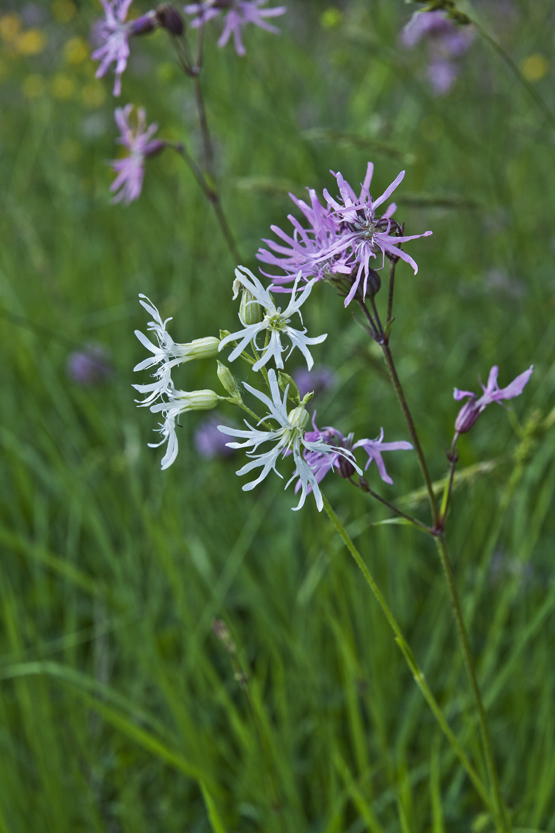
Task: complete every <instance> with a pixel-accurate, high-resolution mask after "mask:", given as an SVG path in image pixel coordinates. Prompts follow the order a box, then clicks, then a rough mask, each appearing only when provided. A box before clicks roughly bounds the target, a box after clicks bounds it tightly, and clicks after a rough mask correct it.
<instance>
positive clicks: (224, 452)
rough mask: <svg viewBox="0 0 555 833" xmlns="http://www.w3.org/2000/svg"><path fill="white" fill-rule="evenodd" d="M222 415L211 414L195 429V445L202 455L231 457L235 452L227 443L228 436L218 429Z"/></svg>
mask: <svg viewBox="0 0 555 833" xmlns="http://www.w3.org/2000/svg"><path fill="white" fill-rule="evenodd" d="M221 421H222V419H221V417H218V416H214V415H213V416H210V417H209V418H208V419H205V420H203V422H201V423H200V425H199V426H198V428H197V430H196V431H195V446H196V449H197V451H198V453H199V454H200V456H201V457H204V459H205V460H211V459H212V458H214V457H231V456H232V455H233V454H234V453H235V452H234V450H233V449H232V448H230V447H229V446H228V445H227V439H226V437H225V436H224V435H223V434H222V433H221V431H219V430H218V425H220V424H221Z"/></svg>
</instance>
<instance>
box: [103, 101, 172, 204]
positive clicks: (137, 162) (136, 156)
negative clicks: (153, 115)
mask: <svg viewBox="0 0 555 833" xmlns="http://www.w3.org/2000/svg"><path fill="white" fill-rule="evenodd" d="M132 109H133V105H132V104H127V105H126V106H125V107H117V108H116V111H115V114H114V116H115V119H116V123H117V125H118V127H119V129H120V132H121V136H120V138H119V139H117V140H116V141H118V142H119V143H120V144H122V145H124V146H125V147H126V148H127V150H128V151H129V156H126V157H125V158H124V159H114V160H112V162H110V164H111V166H112V168H113V169H114V171H116V173H117V177H116V178H115V180H114V181H113V182H112V185H111V186H110V191H113V192H116V191H118V189H119V193H116V195H115V196H114V198H113V200H112V202H114V203H116V202H120V201H121V200H123V202H124V203H125V204H126V205H129V203H130V202H132V201H133V200H136V199H138V197H139V195H140V193H141V188H142V187H143V177H144V172H145V160H146V159H147V158H148V157H149V156H153V155H154V154H155V153H158V151H160V150H162V148H163V147H165V142H163V141H161V140H159V139H154V141H151V137H152V136H153V134H154V133H156V131H157V130H158V125H157V124H151V125H150V127H148V128H147V129H145V128H146V113H145V109H144V107H139V109H138V110H137V127H136V128H135V129H133V128H132V127H131V125H130V124H129V116H130V114H131V111H132Z"/></svg>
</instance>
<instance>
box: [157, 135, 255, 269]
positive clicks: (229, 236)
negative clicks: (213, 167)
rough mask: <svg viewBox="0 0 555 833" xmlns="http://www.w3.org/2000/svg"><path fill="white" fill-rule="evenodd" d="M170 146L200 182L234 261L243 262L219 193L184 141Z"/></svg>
mask: <svg viewBox="0 0 555 833" xmlns="http://www.w3.org/2000/svg"><path fill="white" fill-rule="evenodd" d="M167 145H168V147H172V148H173V149H174V150H175V151H177V153H179V155H180V156H182V157H183V159H184V160H185V162H186V163H187V165H188V166H189V168H190V169H191V172H192V174H193V176H194V177H195V179H196V181H197V182H198V184H199V186H200V188H201V190H202V193H203V194H204V196H205V197H206V199H207V200H208V202H209V203H210V205H211V206H212V208H213V209H214V214H215V215H216V219H217V221H218V225H219V226H220V229H221V232H222V234H223V236H224V240H225V242H226V243H227V248H228V249H229V252H230V254H231V256H232V258H233V262H234V264H235V265H237V264H238V263H240V262H241V255H240V254H239V249H238V248H237V244H236V242H235V238H234V237H233V233H232V231H231V229H230V227H229V223H228V222H227V218H226V216H225V214H224V211H223V208H222V204H221V202H220V198H219V195H218V194H217V193H216V191H215V190H214V188H213V187H212V186H211V185H209V184H208V183H207V182H206V179H205V178H204V176H203V174H202V171H201V170H200V168H199V167H198V165H197V164H196V162H195V161H194V159H193V157H192V156H191V155H190V153H189V152H188V150H187V148H186V147H185V145H184V144H183V142H179V144H175V145H174V144H170V143H169V142H168V143H167Z"/></svg>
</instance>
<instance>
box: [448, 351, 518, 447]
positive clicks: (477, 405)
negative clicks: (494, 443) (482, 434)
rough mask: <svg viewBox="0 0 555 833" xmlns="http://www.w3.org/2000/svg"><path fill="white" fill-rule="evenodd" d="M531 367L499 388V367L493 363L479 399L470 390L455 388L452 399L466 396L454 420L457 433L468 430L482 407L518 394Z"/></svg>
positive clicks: (463, 432) (464, 432)
mask: <svg viewBox="0 0 555 833" xmlns="http://www.w3.org/2000/svg"><path fill="white" fill-rule="evenodd" d="M533 369H534V365H530V367H529V368H528V370H525V371H524V373H521V374H520V375H519V376H517V377H516V379H513V381H512V382H511V383H510V385H507V387H506V388H500V387H499V385H498V384H497V376H498V374H499V368H498V367H497V365H494V366H493V367H492V369H491V370H490V372H489V377H488V383H487V385H482V389H483V391H484V393H483V395H482V396H481V397H480V398H479V399H477V398H476V394H475V393H473V392H472V391H469V390H458V388H455V390H454V392H453V398H454V399H457V400H460V399H465V398H467V401H466V402H465V404H464V405H463V406H462V408H461V410H460V411H459V413H458V415H457V419H456V420H455V431H456V433H457V435H459V434H466V432H467V431H470V429H471V428H472V426H473V425H474V423H475V422H476V420H477V419H478V417H479V416H480V414H481V413H482V411H483V410H484V408H486V407H487V406H488V405H491V403H492V402H500V401H501V400H502V399H514V397H515V396H520V394H521V393H522V391H523V390H524V388H525V386H526V384H527V382H528V380H529V378H530V376H531V375H532V371H533Z"/></svg>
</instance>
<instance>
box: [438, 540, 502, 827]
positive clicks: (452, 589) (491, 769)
mask: <svg viewBox="0 0 555 833" xmlns="http://www.w3.org/2000/svg"><path fill="white" fill-rule="evenodd" d="M435 540H436V544H437V548H438V552H439V557H440V559H441V566H442V567H443V572H444V575H445V580H446V582H447V587H448V589H449V596H450V599H451V605H452V608H453V613H454V616H455V621H456V623H457V632H458V636H459V642H460V646H461V650H462V653H463V657H464V664H465V667H466V671H467V674H468V678H469V680H470V687H471V689H472V694H473V696H474V702H475V704H476V710H477V714H478V721H479V724H480V732H481V735H482V744H483V747H484V755H485V759H486V767H487V771H488V777H489V781H490V786H491V789H492V792H493V805H494V815H495V823H496V827H497V829H498V831H500V833H510V831H511V829H512V828H511V822H510V820H509V817H508V813H507V809H506V807H505V805H504V803H503V799H502V798H501V791H500V788H499V778H498V776H497V769H496V767H495V761H494V758H493V750H492V746H491V738H490V735H489V729H488V724H487V719H486V712H485V709H484V704H483V702H482V695H481V693H480V688H479V686H478V680H477V677H476V670H475V668H474V660H473V658H472V651H471V650H470V642H469V639H468V632H467V630H466V626H465V624H464V619H463V615H462V609H461V603H460V600H459V594H458V592H457V587H456V584H455V577H454V575H453V568H452V566H451V561H450V559H449V553H448V551H447V545H446V543H445V537H444V535H443V533H440V534H439V535H437V536H436V538H435Z"/></svg>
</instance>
